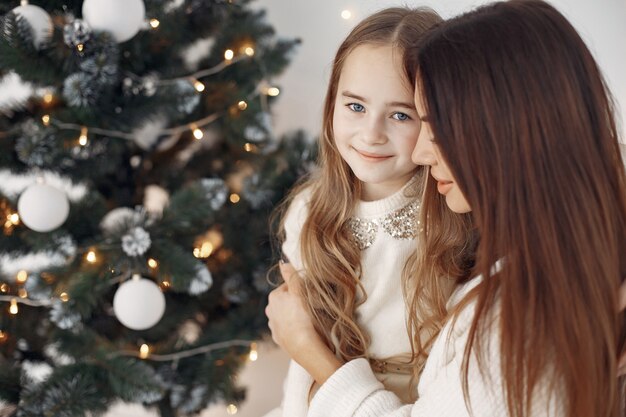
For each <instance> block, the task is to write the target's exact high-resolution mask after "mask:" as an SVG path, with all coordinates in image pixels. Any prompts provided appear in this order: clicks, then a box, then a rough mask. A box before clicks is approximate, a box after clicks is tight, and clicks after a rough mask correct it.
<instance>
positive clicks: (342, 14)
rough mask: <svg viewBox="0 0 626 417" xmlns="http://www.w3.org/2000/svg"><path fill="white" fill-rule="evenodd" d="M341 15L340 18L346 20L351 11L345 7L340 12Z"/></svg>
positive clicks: (349, 16) (350, 15)
mask: <svg viewBox="0 0 626 417" xmlns="http://www.w3.org/2000/svg"><path fill="white" fill-rule="evenodd" d="M341 17H342V19H344V20H348V19H350V18H351V17H352V12H351V11H350V10H347V9H346V10H343V11H342V12H341Z"/></svg>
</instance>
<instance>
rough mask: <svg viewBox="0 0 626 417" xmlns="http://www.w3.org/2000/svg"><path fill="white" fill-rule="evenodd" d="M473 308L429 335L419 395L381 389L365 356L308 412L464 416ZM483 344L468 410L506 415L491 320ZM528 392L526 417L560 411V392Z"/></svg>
mask: <svg viewBox="0 0 626 417" xmlns="http://www.w3.org/2000/svg"><path fill="white" fill-rule="evenodd" d="M473 314H474V312H473V308H467V309H466V310H464V311H463V312H462V313H461V315H460V316H459V317H458V320H457V321H456V323H455V325H454V328H452V326H451V323H450V322H449V323H448V324H447V325H446V326H445V327H444V329H443V330H442V331H441V333H440V334H439V337H438V338H437V340H436V341H435V343H434V345H433V347H432V350H431V352H430V355H429V357H428V360H427V362H426V365H425V368H424V372H423V373H422V376H421V381H420V385H419V389H418V391H419V398H418V400H417V401H416V402H415V403H414V404H409V405H403V404H402V403H401V402H400V400H399V399H398V397H396V396H395V394H393V393H392V392H390V391H385V390H384V388H383V386H382V384H381V383H380V382H378V380H377V379H376V377H375V376H374V374H373V372H372V370H371V368H370V366H369V363H368V362H367V361H366V360H365V359H356V360H352V361H350V362H348V363H346V364H345V365H344V366H342V367H341V368H340V369H339V370H337V371H336V372H335V373H334V374H333V375H332V376H331V377H330V378H329V379H328V380H327V381H326V382H325V383H324V384H323V385H322V387H321V388H320V389H319V391H318V392H317V394H316V395H315V397H314V398H313V400H312V402H311V405H310V409H309V413H308V417H469V416H470V412H469V410H468V405H467V404H466V401H465V397H464V395H463V389H462V386H463V385H462V380H463V379H462V363H463V355H464V351H465V346H466V344H467V339H468V336H469V328H470V326H469V324H470V323H471V320H472V318H473ZM488 335H489V340H487V341H486V342H487V343H485V344H483V346H485V349H487V351H486V357H485V359H486V360H485V362H484V363H483V366H484V368H482V369H480V368H479V367H478V363H477V360H476V356H475V355H472V356H471V358H470V364H469V369H468V389H469V399H470V406H471V411H472V412H473V415H474V416H499V417H500V416H502V417H505V416H507V415H508V412H507V407H506V401H505V395H504V391H503V381H502V374H501V369H500V356H499V347H500V344H499V341H500V340H499V331H498V327H497V326H495V323H492V326H491V327H490V331H489V332H488ZM537 388H538V389H536V390H535V395H534V396H533V407H532V410H531V412H530V416H532V417H548V416H550V417H557V416H558V417H561V416H565V410H566V407H565V406H564V404H563V403H562V398H559V396H558V395H557V394H555V393H551V392H548V390H547V388H546V385H542V384H540V385H539V386H538V387H537Z"/></svg>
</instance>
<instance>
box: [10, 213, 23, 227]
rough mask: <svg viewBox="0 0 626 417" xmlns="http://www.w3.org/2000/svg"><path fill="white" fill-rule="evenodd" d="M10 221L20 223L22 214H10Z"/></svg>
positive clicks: (14, 223)
mask: <svg viewBox="0 0 626 417" xmlns="http://www.w3.org/2000/svg"><path fill="white" fill-rule="evenodd" d="M8 219H9V221H10V222H11V224H13V225H18V224H20V215H19V214H17V213H12V214H10V215H9V216H8Z"/></svg>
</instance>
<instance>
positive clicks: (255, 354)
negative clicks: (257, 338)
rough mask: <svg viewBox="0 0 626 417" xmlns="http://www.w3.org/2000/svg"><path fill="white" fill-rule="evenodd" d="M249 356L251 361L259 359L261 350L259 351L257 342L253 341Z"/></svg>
mask: <svg viewBox="0 0 626 417" xmlns="http://www.w3.org/2000/svg"><path fill="white" fill-rule="evenodd" d="M248 358H249V359H250V361H251V362H254V361H256V360H257V359H259V352H258V351H257V344H256V342H253V343H252V344H251V345H250V354H249V355H248Z"/></svg>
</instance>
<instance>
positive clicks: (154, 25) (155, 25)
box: [150, 19, 161, 29]
mask: <svg viewBox="0 0 626 417" xmlns="http://www.w3.org/2000/svg"><path fill="white" fill-rule="evenodd" d="M160 24H161V22H159V20H158V19H150V26H152V29H156V28H158V27H159V25H160Z"/></svg>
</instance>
